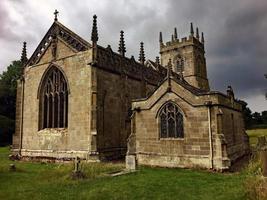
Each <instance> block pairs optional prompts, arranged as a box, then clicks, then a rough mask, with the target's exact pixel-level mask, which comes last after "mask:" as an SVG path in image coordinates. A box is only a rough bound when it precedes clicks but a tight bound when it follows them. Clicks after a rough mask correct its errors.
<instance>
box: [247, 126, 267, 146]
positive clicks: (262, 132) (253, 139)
mask: <svg viewBox="0 0 267 200" xmlns="http://www.w3.org/2000/svg"><path fill="white" fill-rule="evenodd" d="M246 132H247V134H248V136H249V143H250V145H252V146H255V145H256V144H257V142H258V139H257V138H258V137H259V136H267V129H252V130H247V131H246Z"/></svg>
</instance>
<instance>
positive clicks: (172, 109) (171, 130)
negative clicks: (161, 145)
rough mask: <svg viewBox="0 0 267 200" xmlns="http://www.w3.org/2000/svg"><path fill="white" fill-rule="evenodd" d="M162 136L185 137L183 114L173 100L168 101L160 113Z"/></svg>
mask: <svg viewBox="0 0 267 200" xmlns="http://www.w3.org/2000/svg"><path fill="white" fill-rule="evenodd" d="M159 120H160V138H183V137H184V127H183V114H182V113H181V112H180V110H179V108H178V107H177V106H176V105H175V104H174V103H172V102H168V103H167V104H166V105H164V107H163V108H162V109H161V111H160V113H159Z"/></svg>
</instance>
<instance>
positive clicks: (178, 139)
mask: <svg viewBox="0 0 267 200" xmlns="http://www.w3.org/2000/svg"><path fill="white" fill-rule="evenodd" d="M159 140H162V141H165V140H167V141H169V140H171V141H173V140H177V141H184V138H159Z"/></svg>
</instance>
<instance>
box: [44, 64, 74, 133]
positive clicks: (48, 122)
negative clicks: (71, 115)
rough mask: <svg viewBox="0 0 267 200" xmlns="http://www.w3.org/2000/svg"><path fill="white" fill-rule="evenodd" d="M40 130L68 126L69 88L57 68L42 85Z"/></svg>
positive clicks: (53, 68) (52, 70) (50, 71)
mask: <svg viewBox="0 0 267 200" xmlns="http://www.w3.org/2000/svg"><path fill="white" fill-rule="evenodd" d="M41 84H42V86H41V94H40V129H44V128H66V127H67V126H68V95H69V93H68V87H67V82H66V80H65V78H64V75H63V74H62V72H61V71H60V70H59V69H58V68H57V67H52V68H50V70H49V71H48V72H47V74H46V76H45V78H44V79H43V82H42V83H41Z"/></svg>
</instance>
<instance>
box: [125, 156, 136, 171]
mask: <svg viewBox="0 0 267 200" xmlns="http://www.w3.org/2000/svg"><path fill="white" fill-rule="evenodd" d="M125 163H126V169H127V170H130V171H135V170H136V158H135V155H127V156H126V158H125Z"/></svg>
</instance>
